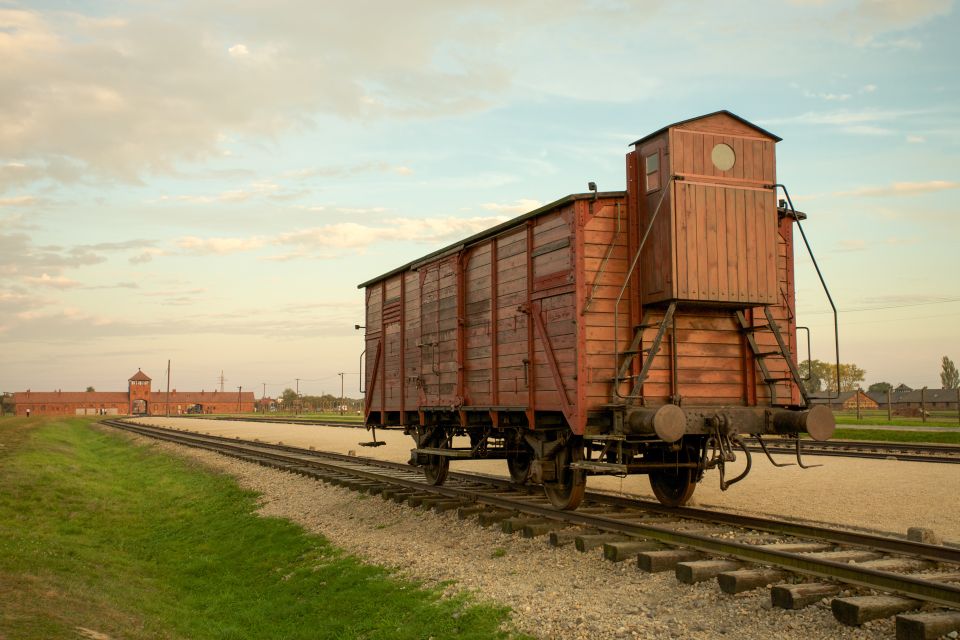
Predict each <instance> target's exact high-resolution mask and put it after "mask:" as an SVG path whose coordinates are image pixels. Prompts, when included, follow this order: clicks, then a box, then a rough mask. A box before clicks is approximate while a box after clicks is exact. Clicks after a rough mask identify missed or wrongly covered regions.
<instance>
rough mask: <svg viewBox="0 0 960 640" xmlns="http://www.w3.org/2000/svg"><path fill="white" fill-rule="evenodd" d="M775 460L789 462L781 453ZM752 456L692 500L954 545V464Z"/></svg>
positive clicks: (338, 436) (349, 433) (391, 455)
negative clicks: (743, 472) (733, 481)
mask: <svg viewBox="0 0 960 640" xmlns="http://www.w3.org/2000/svg"><path fill="white" fill-rule="evenodd" d="M143 421H144V422H146V423H149V424H156V425H160V426H172V427H175V428H180V429H189V430H194V431H200V432H204V433H210V434H212V435H222V436H228V437H241V438H248V439H254V438H259V439H260V440H262V441H264V442H284V443H285V444H289V445H294V446H299V447H314V448H315V449H318V450H320V451H335V452H338V453H347V452H348V451H351V450H354V451H356V452H357V454H358V455H361V456H368V457H374V458H381V459H384V460H392V461H395V462H406V461H407V460H408V459H409V457H410V449H411V447H412V444H413V441H412V439H411V438H409V437H408V436H405V435H403V433H401V432H399V431H378V432H377V437H378V439H380V440H385V441H386V442H387V445H386V446H383V447H376V448H370V447H361V446H358V443H359V442H360V441H363V440H370V434H369V432H365V431H364V430H363V429H346V428H342V427H319V426H312V425H292V424H264V423H254V422H243V421H227V420H224V421H220V420H202V419H196V418H155V417H154V418H148V419H144V420H143ZM777 458H778V459H779V460H781V461H783V462H789V461H790V458H789V457H788V456H782V455H778V456H777ZM753 462H754V464H753V470H752V471H751V472H750V475H749V476H748V477H747V478H746V479H745V480H744V481H743V482H741V483H739V484H737V485H735V486H733V487H732V488H730V489H729V490H728V491H720V487H719V480H718V475H717V472H716V471H713V472H708V473H707V475H706V477H705V479H704V480H703V482H701V483H700V484H699V485H698V486H697V490H696V492H695V493H694V494H693V501H692V502H691V503H690V504H691V506H701V507H706V508H710V509H720V510H724V511H730V512H735V513H744V514H749V515H755V516H763V517H777V518H792V519H795V520H799V521H804V522H812V523H818V524H825V525H828V526H836V527H840V528H847V529H859V530H865V531H872V532H879V533H887V534H894V535H900V536H905V535H906V533H907V529H909V528H910V527H925V528H929V529H933V530H934V531H935V532H936V533H937V534H938V535H940V536H941V537H942V538H943V539H944V540H947V541H952V542H955V543H960V518H958V517H957V506H958V504H960V502H958V496H960V471H958V469H957V466H956V465H950V464H930V463H925V462H902V461H898V460H866V459H855V458H837V457H830V456H820V457H813V456H810V457H807V458H805V462H806V463H807V464H811V463H820V464H822V465H823V466H820V467H817V468H814V469H800V468H799V467H796V466H793V467H785V468H776V467H774V466H773V465H771V464H770V462H769V461H768V460H767V459H766V457H765V456H763V455H762V454H757V455H754V457H753ZM451 468H452V469H455V470H465V471H473V472H477V473H487V474H491V475H498V476H505V475H506V473H507V470H506V464H505V463H504V462H503V461H502V460H495V461H490V462H485V461H471V462H462V461H461V462H453V463H452V464H451ZM738 468H739V467H738ZM728 475H729V476H732V475H733V473H732V472H731V473H730V474H728ZM587 487H588V488H589V489H596V490H605V491H611V492H615V493H625V494H628V495H635V496H640V497H644V498H647V499H650V500H653V499H654V498H653V494H652V493H651V491H650V484H649V482H648V481H647V479H646V476H632V477H630V478H626V479H624V480H621V479H619V478H604V477H593V478H590V480H589V482H588V485H587Z"/></svg>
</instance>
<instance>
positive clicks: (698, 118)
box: [631, 109, 783, 146]
mask: <svg viewBox="0 0 960 640" xmlns="http://www.w3.org/2000/svg"><path fill="white" fill-rule="evenodd" d="M721 114H722V115H727V116H730V117H731V118H733V119H734V120H737V121H739V122H742V123H743V124H745V125H747V126H748V127H750V128H751V129H755V130H757V131H759V132H760V133H762V134H763V135H765V136H770V137H771V138H773V140H774V142H780V141H781V140H783V138H781V137H780V136H778V135H776V134H775V133H770V132H769V131H767V130H766V129H763V128H761V127H758V126H757V125H755V124H753V123H752V122H750V121H749V120H746V119H745V118H741V117H740V116H738V115H737V114H735V113H733V112H732V111H727V110H726V109H721V110H720V111H714V112H713V113H705V114H703V115H702V116H696V117H694V118H687V119H686V120H680V121H679V122H674V123H673V124H668V125H667V126H665V127H663V128H661V129H657V130H656V131H654V132H653V133H651V134H648V135H645V136H643V137H642V138H640V139H639V140H637V141H636V142H634V143H632V144H631V146H636V145H638V144H640V143H642V142H646V141H647V140H649V139H650V138H654V137H656V136H658V135H660V134H661V133H663V132H664V131H666V130H667V129H672V128H673V127H679V126H681V125H684V124H687V123H688V122H695V121H697V120H703V119H704V118H710V117H712V116H716V115H721Z"/></svg>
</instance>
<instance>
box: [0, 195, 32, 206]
mask: <svg viewBox="0 0 960 640" xmlns="http://www.w3.org/2000/svg"><path fill="white" fill-rule="evenodd" d="M38 202H39V200H38V199H37V198H36V197H34V196H15V197H12V198H0V207H32V206H34V205H36V204H37V203H38Z"/></svg>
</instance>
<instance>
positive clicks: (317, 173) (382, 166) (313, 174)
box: [280, 162, 413, 180]
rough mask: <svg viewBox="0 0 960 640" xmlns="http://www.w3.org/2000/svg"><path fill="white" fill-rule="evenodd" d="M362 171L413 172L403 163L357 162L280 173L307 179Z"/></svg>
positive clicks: (402, 173)
mask: <svg viewBox="0 0 960 640" xmlns="http://www.w3.org/2000/svg"><path fill="white" fill-rule="evenodd" d="M364 173H395V174H397V175H401V176H409V175H412V174H413V169H411V168H410V167H408V166H405V165H395V164H390V163H389V162H359V163H356V164H347V165H328V166H325V167H306V168H303V169H296V170H294V171H287V172H286V173H283V174H281V176H280V178H281V179H296V180H309V179H311V178H343V177H347V176H356V175H361V174H364Z"/></svg>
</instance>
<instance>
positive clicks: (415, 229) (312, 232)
mask: <svg viewBox="0 0 960 640" xmlns="http://www.w3.org/2000/svg"><path fill="white" fill-rule="evenodd" d="M506 219H507V218H506V217H504V216H479V217H473V218H455V217H445V218H391V219H387V220H384V221H383V222H382V223H380V224H361V223H356V222H338V223H334V224H328V225H323V226H319V227H309V228H304V229H297V230H295V231H289V232H285V233H280V234H276V235H272V236H264V235H257V236H251V237H247V238H240V237H235V238H199V237H196V236H187V237H183V238H180V239H178V240H177V241H176V245H177V246H178V247H179V248H180V249H181V250H182V251H183V252H184V253H186V254H191V255H227V254H231V253H239V252H245V251H254V250H259V249H265V248H269V247H281V248H286V249H288V250H287V251H286V252H284V253H280V254H272V255H266V256H264V257H263V259H265V260H273V261H285V260H293V259H297V258H305V257H318V256H323V257H329V256H330V255H331V254H330V253H329V252H334V253H335V252H339V251H344V250H359V249H364V248H366V247H369V246H370V245H373V244H375V243H378V242H395V241H403V242H416V243H421V244H439V243H443V242H452V241H454V240H456V239H458V238H463V237H467V236H471V235H473V234H476V233H479V232H480V231H483V230H485V229H489V228H490V227H492V226H495V225H497V224H499V223H501V222H503V221H504V220H506Z"/></svg>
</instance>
